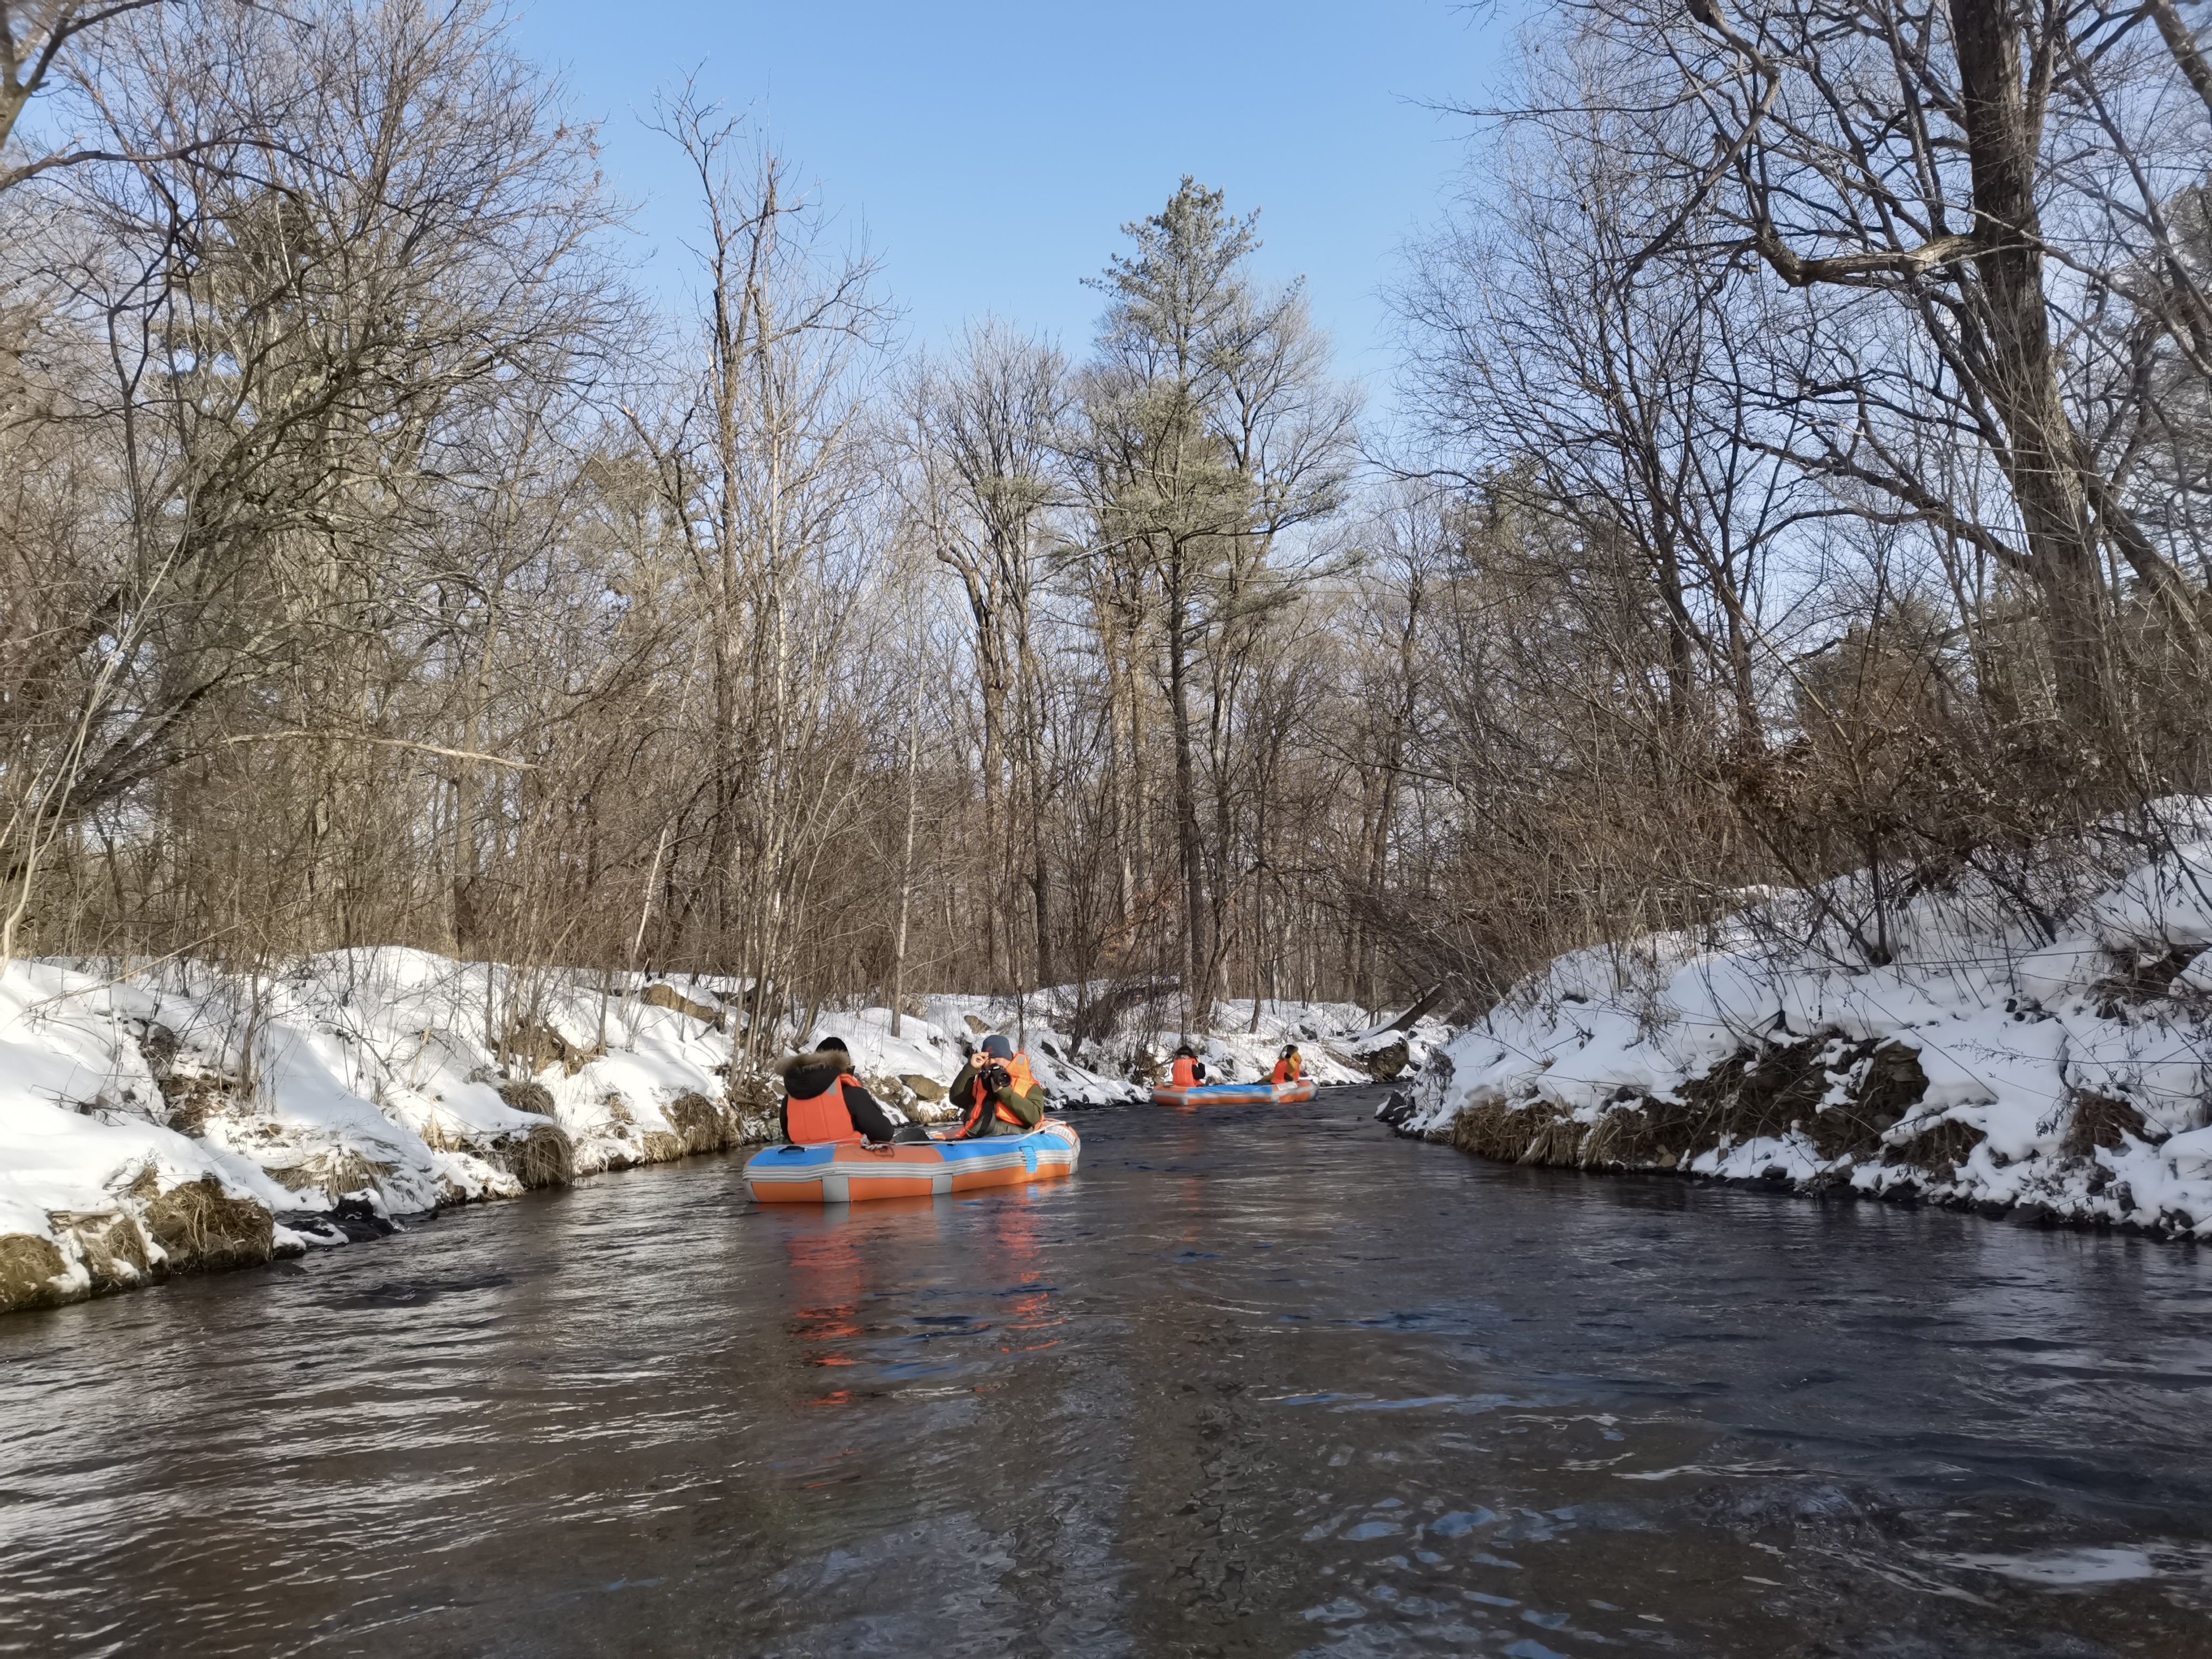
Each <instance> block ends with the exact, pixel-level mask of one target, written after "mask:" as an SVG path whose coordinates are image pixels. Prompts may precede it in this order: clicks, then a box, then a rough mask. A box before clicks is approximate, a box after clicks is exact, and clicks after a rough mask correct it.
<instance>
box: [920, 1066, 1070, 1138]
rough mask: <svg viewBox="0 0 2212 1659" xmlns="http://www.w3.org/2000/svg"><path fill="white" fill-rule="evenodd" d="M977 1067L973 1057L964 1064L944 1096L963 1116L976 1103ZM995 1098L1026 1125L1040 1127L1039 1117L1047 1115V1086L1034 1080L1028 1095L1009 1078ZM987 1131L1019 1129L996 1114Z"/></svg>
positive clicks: (1002, 1131) (1009, 1132)
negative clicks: (1001, 1119) (1002, 1120)
mask: <svg viewBox="0 0 2212 1659" xmlns="http://www.w3.org/2000/svg"><path fill="white" fill-rule="evenodd" d="M976 1070H977V1067H976V1065H975V1061H974V1060H969V1062H968V1063H967V1064H966V1065H965V1066H962V1067H961V1068H960V1075H959V1076H958V1077H956V1078H954V1079H952V1091H951V1093H950V1094H948V1095H947V1096H946V1097H945V1098H946V1099H947V1100H950V1101H951V1103H953V1104H954V1105H955V1106H957V1107H958V1108H959V1109H960V1115H961V1117H962V1118H963V1119H965V1118H966V1117H967V1115H968V1113H969V1109H971V1108H972V1107H973V1106H974V1105H975V1073H976ZM993 1098H994V1099H995V1100H996V1101H997V1102H998V1103H999V1104H1000V1105H1001V1106H1003V1107H1005V1108H1006V1109H1007V1110H1008V1111H1010V1112H1012V1114H1013V1115H1015V1116H1016V1117H1018V1118H1019V1119H1021V1121H1022V1124H1023V1127H1024V1128H1027V1129H1034V1128H1036V1126H1037V1120H1038V1119H1039V1118H1041V1117H1042V1116H1043V1115H1044V1109H1045V1105H1046V1101H1045V1095H1044V1085H1042V1083H1038V1082H1036V1080H1035V1079H1031V1081H1030V1091H1029V1092H1028V1093H1027V1094H1024V1093H1023V1092H1022V1091H1020V1090H1019V1089H1017V1088H1016V1087H1014V1085H1013V1084H1012V1081H1011V1080H1010V1081H1009V1082H1008V1083H1007V1085H1006V1087H1005V1088H1003V1089H1001V1090H1000V1091H998V1092H997V1094H995V1095H994V1097H993ZM984 1133H986V1134H989V1133H1000V1134H1013V1133H1018V1131H1017V1130H1016V1129H1015V1128H1014V1126H1013V1125H1012V1124H1011V1123H1005V1122H1001V1121H1000V1120H999V1119H998V1118H997V1117H996V1116H994V1117H992V1118H990V1119H989V1120H987V1125H986V1127H985V1129H984Z"/></svg>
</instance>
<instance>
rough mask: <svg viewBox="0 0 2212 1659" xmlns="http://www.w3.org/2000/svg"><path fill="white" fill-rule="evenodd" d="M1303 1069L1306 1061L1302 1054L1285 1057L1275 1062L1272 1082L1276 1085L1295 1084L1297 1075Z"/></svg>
mask: <svg viewBox="0 0 2212 1659" xmlns="http://www.w3.org/2000/svg"><path fill="white" fill-rule="evenodd" d="M1305 1068H1306V1060H1305V1056H1304V1054H1289V1055H1286V1056H1285V1057H1284V1058H1283V1059H1281V1060H1277V1061H1276V1062H1275V1076H1274V1080H1275V1081H1276V1082H1278V1083H1296V1082H1297V1080H1298V1073H1301V1072H1303V1071H1304V1070H1305Z"/></svg>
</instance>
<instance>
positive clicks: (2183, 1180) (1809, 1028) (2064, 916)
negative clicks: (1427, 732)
mask: <svg viewBox="0 0 2212 1659" xmlns="http://www.w3.org/2000/svg"><path fill="white" fill-rule="evenodd" d="M1884 877H1885V884H1884V885H1883V886H1880V887H1878V886H1877V885H1876V884H1875V883H1874V882H1873V881H1871V880H1870V879H1869V877H1868V876H1867V875H1866V874H1865V873H1863V872H1862V873H1860V874H1856V875H1853V876H1850V877H1846V878H1841V879H1839V880H1838V881H1835V882H1832V883H1830V884H1827V885H1826V886H1825V887H1822V888H1820V889H1817V890H1812V891H1808V892H1785V893H1781V894H1778V895H1776V896H1771V897H1769V898H1766V899H1765V901H1764V902H1761V903H1759V904H1758V905H1757V906H1755V907H1754V908H1751V909H1748V910H1746V911H1743V912H1741V913H1740V914H1739V915H1735V916H1734V917H1732V918H1730V919H1729V921H1727V922H1726V923H1725V924H1723V926H1721V927H1718V928H1717V929H1716V930H1714V931H1713V932H1712V933H1711V934H1709V935H1707V936H1705V937H1697V936H1693V935H1690V934H1686V933H1671V934H1662V935H1656V936H1653V937H1650V938H1647V939H1639V940H1637V941H1635V942H1634V943H1632V944H1630V945H1622V946H1606V947H1600V948H1596V949H1592V950H1588V951H1577V952H1575V953H1573V954H1571V955H1569V956H1565V957H1560V958H1559V960H1558V961H1556V962H1554V963H1553V964H1552V966H1551V967H1550V969H1548V970H1547V971H1546V972H1545V973H1543V974H1541V975H1536V976H1534V977H1533V978H1531V979H1529V980H1528V981H1523V982H1522V984H1520V985H1518V986H1516V987H1514V989H1513V990H1512V991H1511V992H1510V993H1509V994H1508V995H1507V996H1506V997H1505V998H1504V1000H1502V1001H1500V1002H1499V1004H1498V1006H1497V1007H1495V1008H1494V1009H1492V1011H1491V1012H1490V1013H1489V1014H1488V1015H1487V1016H1486V1018H1483V1019H1482V1020H1481V1021H1480V1023H1478V1024H1476V1025H1475V1026H1474V1027H1472V1028H1471V1029H1469V1030H1468V1031H1466V1032H1465V1033H1464V1034H1463V1035H1462V1036H1459V1037H1458V1038H1456V1039H1455V1040H1454V1041H1453V1042H1450V1043H1449V1044H1448V1045H1447V1046H1446V1047H1445V1048H1443V1051H1442V1052H1441V1053H1440V1054H1437V1055H1436V1056H1434V1057H1433V1058H1432V1059H1431V1061H1430V1062H1429V1064H1428V1065H1427V1066H1425V1068H1424V1070H1423V1071H1422V1073H1421V1074H1420V1076H1419V1079H1418V1082H1417V1085H1416V1087H1415V1090H1414V1092H1413V1098H1412V1101H1411V1102H1410V1103H1409V1104H1408V1103H1401V1104H1400V1105H1399V1107H1398V1108H1397V1109H1395V1110H1394V1111H1392V1113H1391V1115H1392V1118H1393V1121H1395V1122H1396V1123H1398V1125H1399V1126H1400V1127H1403V1128H1404V1129H1405V1130H1407V1132H1408V1133H1422V1134H1426V1135H1429V1136H1431V1137H1432V1138H1435V1139H1450V1140H1452V1141H1454V1142H1455V1144H1457V1145H1460V1146H1463V1147H1465V1148H1466V1149H1468V1150H1469V1151H1474V1152H1480V1153H1484V1154H1486V1155H1489V1156H1492V1157H1501V1158H1514V1159H1517V1160H1519V1161H1523V1162H1532V1163H1550V1164H1582V1165H1588V1166H1598V1167H1615V1168H1651V1169H1680V1170H1686V1171H1688V1172H1692V1173H1695V1174H1699V1175H1706V1176H1723V1177H1735V1178H1749V1179H1760V1180H1765V1181H1771V1182H1788V1183H1792V1184H1796V1185H1797V1186H1800V1187H1824V1186H1837V1185H1845V1184H1847V1185H1848V1186H1849V1187H1850V1188H1852V1189H1854V1190H1856V1191H1859V1192H1864V1193H1869V1194H1889V1193H1912V1194H1919V1195H1923V1196H1926V1197H1929V1198H1935V1199H1941V1200H1949V1201H1953V1202H1959V1203H1972V1204H1978V1205H1983V1206H1993V1207H1996V1208H2002V1207H2011V1206H2022V1207H2026V1208H2027V1209H2029V1210H2030V1212H2031V1213H2034V1214H2039V1215H2046V1216H2050V1217H2053V1218H2069V1219H2079V1220H2099V1221H2106V1222H2116V1223H2126V1224H2130V1225H2136V1226H2140V1227H2143V1228H2147V1229H2153V1230H2156V1231H2163V1232H2167V1233H2176V1234H2179V1233H2184V1232H2188V1233H2194V1234H2196V1235H2197V1236H2198V1237H2212V1129H2208V1128H2207V1127H2205V1125H2206V1122H2207V1118H2208V1107H2209V1106H2212V1076H2208V1073H2207V1070H2206V1064H2207V1058H2208V1055H2212V955H2207V954H2205V947H2206V945H2208V943H2212V802H2208V801H2206V800H2203V799H2185V800H2170V801H2166V802H2162V803H2160V804H2159V805H2158V806H2157V807H2156V808H2154V809H2153V811H2151V813H2149V814H2148V817H2147V819H2146V821H2145V822H2143V823H2136V824H2133V825H2121V824H2118V823H2114V824H2108V825H2106V826H2103V827H2101V828H2100V829H2099V830H2098V831H2097V832H2096V833H2094V834H2093V835H2091V836H2087V837H2085V838H2082V839H2081V840H2077V841H2070V842H2063V843H2056V842H2054V843H2052V844H2051V845H2049V846H2046V847H2045V848H2039V849H2038V850H2037V852H2036V853H2035V854H2034V855H2033V856H2032V857H2020V856H2016V855H2006V854H1997V853H1994V852H1984V853H1983V854H1978V855H1977V856H1976V857H1975V858H1974V859H1973V860H1969V861H1968V862H1967V864H1966V866H1965V867H1964V868H1962V869H1960V871H1958V872H1952V873H1950V874H1948V875H1946V876H1945V877H1943V878H1941V879H1936V878H1929V877H1926V876H1924V875H1922V876H1917V877H1916V875H1914V874H1911V873H1906V872H1895V871H1890V872H1884ZM1900 894H1902V898H1901V899H1900V898H1899V895H1900ZM1878 896H1880V897H1884V898H1886V899H1887V902H1885V903H1884V904H1883V905H1882V906H1881V908H1880V909H1877V908H1876V904H1875V900H1876V898H1877V897H1878Z"/></svg>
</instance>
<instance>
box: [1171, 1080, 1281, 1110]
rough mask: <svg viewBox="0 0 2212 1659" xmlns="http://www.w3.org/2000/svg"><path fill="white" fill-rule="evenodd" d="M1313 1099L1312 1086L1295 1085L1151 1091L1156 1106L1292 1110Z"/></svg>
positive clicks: (1205, 1085) (1213, 1085)
mask: <svg viewBox="0 0 2212 1659" xmlns="http://www.w3.org/2000/svg"><path fill="white" fill-rule="evenodd" d="M1313 1097H1314V1085H1312V1084H1310V1083H1309V1082H1307V1081H1305V1080H1304V1079H1299V1080H1298V1081H1297V1082H1296V1083H1202V1084H1200V1085H1199V1086H1198V1087H1197V1088H1195V1089H1178V1088H1176V1087H1175V1086H1174V1085H1164V1086H1162V1087H1160V1088H1158V1089H1155V1090H1153V1091H1152V1104H1153V1105H1155V1106H1295V1105H1297V1103H1299V1102H1300V1101H1302V1100H1311V1099H1312V1098H1313Z"/></svg>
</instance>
